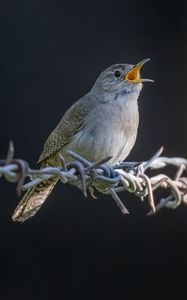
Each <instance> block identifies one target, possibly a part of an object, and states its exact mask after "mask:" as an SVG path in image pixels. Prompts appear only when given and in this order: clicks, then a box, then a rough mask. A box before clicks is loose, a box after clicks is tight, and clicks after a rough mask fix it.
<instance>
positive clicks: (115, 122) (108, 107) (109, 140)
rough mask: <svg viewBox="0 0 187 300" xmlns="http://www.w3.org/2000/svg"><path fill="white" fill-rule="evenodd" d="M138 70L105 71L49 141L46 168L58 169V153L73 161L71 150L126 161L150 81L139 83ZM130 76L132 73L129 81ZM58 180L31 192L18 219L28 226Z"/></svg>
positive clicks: (118, 68) (116, 68)
mask: <svg viewBox="0 0 187 300" xmlns="http://www.w3.org/2000/svg"><path fill="white" fill-rule="evenodd" d="M145 61H146V60H145ZM145 61H142V62H141V66H142V65H143V63H144V62H145ZM137 66H138V65H137ZM135 68H137V67H136V66H133V65H129V64H116V65H113V66H110V67H109V68H107V69H106V70H105V71H103V72H102V73H101V75H100V76H99V77H98V79H97V81H96V82H95V84H94V86H93V88H92V89H91V91H90V92H89V93H88V94H86V95H85V96H83V97H82V98H80V99H79V100H78V101H77V102H75V103H74V104H73V105H72V106H71V107H70V108H69V110H68V111H67V112H66V113H65V114H64V116H63V117H62V119H61V121H60V123H59V124H58V125H57V127H56V128H55V129H54V130H53V132H52V133H51V134H50V136H49V137H48V139H47V141H46V143H45V145H44V148H43V151H42V153H41V155H40V157H39V161H38V162H39V164H40V165H41V166H46V165H51V166H58V165H59V164H60V160H59V154H61V155H62V156H63V157H64V159H65V161H67V162H69V161H71V160H72V158H71V157H70V156H68V154H67V150H72V151H74V152H76V153H79V154H81V155H82V156H83V157H85V158H86V159H88V160H90V161H99V160H101V159H103V158H106V157H108V156H111V157H112V158H111V159H110V161H109V164H116V163H119V162H121V161H123V160H124V159H125V158H126V157H127V155H128V154H129V152H130V151H131V149H132V148H133V146H134V144H135V141H136V136H137V130H138V124H139V113H138V103H137V100H138V97H139V94H140V91H141V89H142V82H143V81H149V80H143V79H140V75H139V70H138V73H137V74H133V73H132V74H131V72H134V73H135V71H133V70H134V69H135ZM139 69H140V67H139ZM127 74H130V75H129V79H128V77H127ZM133 76H134V77H133ZM131 78H132V79H131ZM56 182H57V179H56V180H53V181H50V180H49V181H47V182H45V184H43V185H41V186H40V188H39V187H33V188H32V190H29V191H28V192H27V193H26V194H25V196H24V197H23V199H22V201H21V202H20V204H19V205H18V207H17V208H16V210H15V212H14V214H13V220H17V221H21V222H23V221H25V220H26V219H27V218H29V217H31V216H33V215H34V214H35V213H36V212H37V210H38V209H39V208H40V206H41V205H42V203H43V202H44V201H45V199H46V198H47V196H48V195H49V194H50V192H51V190H52V188H53V187H54V185H55V183H56ZM40 190H41V192H40ZM45 191H46V193H45ZM36 202H37V205H36Z"/></svg>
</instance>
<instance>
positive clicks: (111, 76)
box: [93, 58, 153, 93]
mask: <svg viewBox="0 0 187 300" xmlns="http://www.w3.org/2000/svg"><path fill="white" fill-rule="evenodd" d="M149 60H150V59H149V58H146V59H143V60H142V61H140V62H139V63H138V64H136V65H130V64H115V65H112V66H110V67H108V68H107V69H106V70H104V71H103V72H102V73H101V74H100V76H99V77H98V79H97V80H96V82H95V85H94V87H93V88H94V89H97V90H100V91H101V92H102V91H103V92H106V93H120V92H123V93H132V92H137V93H139V92H140V91H141V89H142V83H143V82H153V80H152V79H145V78H142V77H141V75H140V70H141V68H142V66H143V65H144V64H145V63H146V62H147V61H149Z"/></svg>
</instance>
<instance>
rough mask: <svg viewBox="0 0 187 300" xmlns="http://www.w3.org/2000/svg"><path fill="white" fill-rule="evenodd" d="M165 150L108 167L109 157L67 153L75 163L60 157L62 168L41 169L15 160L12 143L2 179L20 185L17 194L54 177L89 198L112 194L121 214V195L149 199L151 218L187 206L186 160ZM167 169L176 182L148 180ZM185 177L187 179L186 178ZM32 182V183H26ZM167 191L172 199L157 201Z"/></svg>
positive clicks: (0, 165) (0, 167)
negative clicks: (154, 172)
mask: <svg viewBox="0 0 187 300" xmlns="http://www.w3.org/2000/svg"><path fill="white" fill-rule="evenodd" d="M162 151H163V147H162V148H161V149H159V151H157V152H156V153H155V154H154V155H153V157H151V158H150V159H149V160H148V161H144V162H122V163H120V164H117V165H113V166H109V165H107V161H108V160H109V159H110V158H111V157H107V158H105V159H103V160H101V161H99V162H94V163H92V162H90V161H88V160H86V159H85V158H83V157H82V156H80V155H78V154H77V153H74V152H73V151H70V150H69V151H68V154H69V155H70V156H71V157H72V159H73V162H72V163H67V164H66V163H65V162H64V160H63V157H62V156H60V155H59V157H60V160H61V163H62V166H59V167H45V168H41V169H32V168H30V166H29V164H28V162H27V161H25V160H23V159H17V158H14V146H13V143H12V142H10V144H9V148H8V153H7V156H6V159H0V177H4V178H5V179H6V180H7V181H8V182H14V183H17V189H16V190H17V194H18V195H19V196H20V195H21V192H22V191H26V190H28V189H30V188H31V187H33V186H36V185H38V184H40V183H41V182H42V181H44V180H46V179H49V178H51V177H54V176H55V177H58V178H59V179H60V181H61V182H62V183H64V184H65V183H69V184H73V185H76V186H77V187H78V188H80V189H81V190H82V192H83V194H84V196H85V197H86V196H87V191H89V192H90V194H91V196H92V197H93V198H97V197H96V196H95V193H94V192H95V190H97V191H99V192H100V193H103V194H110V195H111V196H112V197H113V198H114V200H115V202H116V204H117V205H118V207H119V208H120V209H121V211H122V213H124V214H127V213H129V211H128V210H127V208H126V207H125V206H124V204H123V203H122V201H121V200H120V198H119V196H118V193H120V192H123V191H127V192H130V193H132V194H134V195H136V196H137V197H139V198H140V199H141V201H144V199H145V198H147V199H148V203H149V205H150V208H151V210H150V211H149V212H148V215H152V214H154V213H156V212H157V211H159V210H160V209H162V208H163V207H167V208H170V209H175V208H177V207H178V206H179V205H180V204H181V203H184V204H187V176H186V174H185V173H187V159H184V158H179V157H172V158H169V157H162V156H160V155H161V153H162ZM167 166H174V167H175V168H176V172H175V174H174V176H173V178H170V177H169V176H168V175H167V174H164V173H159V174H157V175H154V176H150V175H149V176H148V175H147V174H146V172H147V171H148V170H160V169H162V168H164V167H167ZM185 176H186V177H185ZM27 179H29V182H27V183H25V182H26V180H27ZM161 188H164V189H168V191H169V196H168V197H166V198H161V199H159V200H157V201H156V200H155V197H154V192H155V190H158V189H161Z"/></svg>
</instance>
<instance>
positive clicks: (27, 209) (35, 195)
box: [12, 177, 58, 222]
mask: <svg viewBox="0 0 187 300" xmlns="http://www.w3.org/2000/svg"><path fill="white" fill-rule="evenodd" d="M57 181H58V178H56V177H52V178H49V179H47V180H44V181H42V182H41V183H40V184H39V185H37V186H34V187H32V188H31V189H29V190H28V191H27V192H26V194H25V195H24V196H23V198H22V199H21V201H20V203H19V204H18V206H17V207H16V209H15V211H14V213H13V216H12V219H13V221H18V222H24V221H26V220H27V219H29V218H30V217H33V216H34V215H35V214H36V213H37V211H38V210H39V209H40V207H41V206H42V204H43V203H44V202H45V200H46V199H47V197H48V196H49V194H50V193H51V191H52V189H53V188H54V186H55V184H56V183H57Z"/></svg>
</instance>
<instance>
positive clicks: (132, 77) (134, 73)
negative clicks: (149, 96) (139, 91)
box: [124, 58, 154, 83]
mask: <svg viewBox="0 0 187 300" xmlns="http://www.w3.org/2000/svg"><path fill="white" fill-rule="evenodd" d="M149 60H150V58H145V59H143V60H141V61H140V62H139V63H138V64H137V65H136V66H135V67H133V69H132V70H130V71H129V72H128V73H127V74H126V75H125V76H124V80H129V81H130V82H133V83H140V82H154V80H152V79H145V78H140V70H141V68H142V66H143V65H144V64H145V63H146V62H147V61H149Z"/></svg>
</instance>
